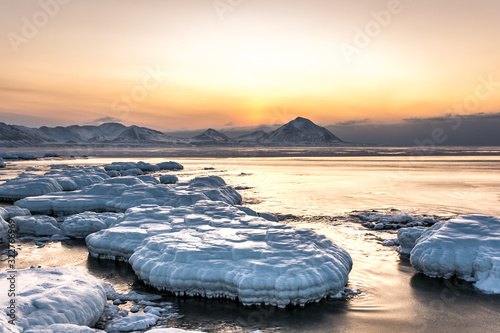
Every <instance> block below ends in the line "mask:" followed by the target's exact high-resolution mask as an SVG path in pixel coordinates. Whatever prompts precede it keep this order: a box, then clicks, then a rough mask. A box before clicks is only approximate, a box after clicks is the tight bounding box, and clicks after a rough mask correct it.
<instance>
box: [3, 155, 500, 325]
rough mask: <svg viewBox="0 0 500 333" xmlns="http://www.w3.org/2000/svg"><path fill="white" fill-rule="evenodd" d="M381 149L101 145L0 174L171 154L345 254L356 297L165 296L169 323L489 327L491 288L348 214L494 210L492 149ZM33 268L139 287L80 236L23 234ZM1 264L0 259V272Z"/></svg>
mask: <svg viewBox="0 0 500 333" xmlns="http://www.w3.org/2000/svg"><path fill="white" fill-rule="evenodd" d="M363 149H365V148H363ZM364 151H366V149H365V150H364ZM373 151H376V149H374V150H371V152H373ZM384 151H385V152H388V153H384V154H351V155H357V156H345V155H337V156H330V157H322V156H298V155H308V154H300V153H297V154H286V155H287V156H281V157H279V156H276V155H280V154H272V153H269V154H268V155H269V156H267V157H252V156H247V157H238V158H235V157H200V156H195V157H186V156H182V154H179V153H176V154H174V155H176V156H177V157H174V156H172V154H169V153H168V152H166V151H163V152H155V154H153V152H150V151H147V152H146V153H145V154H144V155H146V156H143V157H137V156H135V155H141V154H140V152H137V153H134V154H131V155H134V156H133V157H132V156H131V157H116V156H114V157H105V155H111V154H110V153H109V152H107V153H102V154H101V155H102V156H101V157H89V158H72V159H65V158H54V159H43V160H36V161H17V162H11V163H9V165H8V166H7V168H5V169H0V180H5V179H9V178H12V177H15V176H16V175H17V174H19V173H20V172H22V171H24V170H26V168H28V167H34V168H37V169H39V170H40V171H34V172H35V173H37V172H40V173H43V172H45V171H47V170H48V169H49V165H51V164H63V163H64V164H69V165H75V166H76V165H77V166H89V165H97V166H103V165H106V164H109V163H111V162H113V161H138V160H142V161H145V162H149V163H158V162H162V161H165V160H175V161H176V162H179V163H181V164H183V165H184V170H181V171H178V172H176V173H175V175H177V176H178V177H179V179H181V180H187V179H191V178H193V177H195V176H200V175H218V176H221V177H222V178H224V179H225V180H226V182H227V183H228V184H229V185H232V186H233V187H238V188H239V189H240V190H239V193H240V194H241V195H242V196H243V200H244V204H245V205H247V206H249V207H251V208H252V209H254V210H256V211H258V212H270V213H275V214H279V215H287V214H291V215H293V216H295V217H294V218H291V219H287V220H285V222H284V223H289V224H291V225H293V226H308V227H310V228H312V229H314V230H316V231H317V232H319V233H322V234H325V235H326V236H328V237H330V238H332V240H333V241H334V242H336V243H337V244H338V245H340V246H341V247H343V248H344V249H346V250H347V251H348V252H349V253H350V255H351V256H352V259H353V261H354V268H353V270H352V272H351V273H350V276H349V287H350V288H352V289H356V290H359V291H360V292H361V293H360V294H359V295H356V296H353V297H351V298H349V299H348V300H323V301H321V302H319V303H316V304H311V305H307V306H306V307H305V308H287V309H277V308H272V307H270V308H258V307H252V308H246V307H242V306H240V305H238V304H236V303H234V302H232V301H224V300H205V299H198V298H196V299H193V298H186V299H185V298H176V297H172V296H169V295H165V298H166V300H169V301H172V302H174V303H175V305H176V308H177V309H176V311H177V312H178V313H179V314H180V316H181V317H179V318H174V319H172V320H171V321H170V322H169V325H171V326H172V327H181V328H186V329H198V328H202V329H203V330H204V331H206V332H251V331H254V330H257V329H259V330H261V331H262V332H282V331H283V332H284V331H291V332H382V331H391V332H392V331H397V332H426V331H436V332H499V331H500V324H499V322H498V318H499V315H500V296H491V295H485V294H481V293H479V292H477V291H476V290H474V289H473V288H472V287H471V286H470V285H468V284H467V283H464V282H460V281H455V280H442V279H432V278H428V277H425V276H424V275H423V274H419V273H417V272H416V271H415V269H414V268H413V267H412V266H411V265H410V264H409V262H408V260H407V259H405V258H404V257H400V256H399V254H398V253H397V252H396V251H395V248H394V247H385V246H382V245H381V243H382V241H383V240H384V239H390V238H395V234H394V233H395V231H374V230H371V229H366V228H364V227H362V226H361V225H360V224H359V223H355V222H354V221H353V220H352V219H351V218H350V213H351V212H352V211H354V210H372V209H377V210H388V209H400V210H403V211H405V212H408V213H410V214H433V215H439V216H456V215H463V214H472V213H477V214H484V215H493V216H497V217H498V216H500V155H499V153H498V152H499V150H498V149H488V150H487V152H484V150H482V149H476V150H474V149H470V151H472V153H471V152H467V151H464V150H460V151H454V153H451V154H450V153H443V154H441V156H435V155H433V156H404V155H405V154H401V153H400V152H401V150H394V151H392V153H391V150H390V149H385V150H384ZM112 155H115V154H112ZM154 155H157V156H154ZM185 155H189V154H185ZM191 155H194V154H191ZM222 155H223V154H222ZM233 155H235V154H233ZM281 155H284V154H281ZM309 155H310V154H309ZM315 155H319V154H315ZM360 155H363V156H360ZM272 156H275V157H272ZM32 265H35V266H37V265H41V266H42V267H54V266H69V267H78V268H81V269H85V270H88V271H89V272H90V273H91V274H93V275H95V276H96V277H98V278H100V279H102V280H103V281H106V282H109V283H111V284H113V285H114V286H115V287H116V289H117V290H119V291H121V292H126V291H129V290H132V289H139V290H141V289H144V287H143V286H142V285H141V284H140V283H138V282H137V281H136V279H135V275H134V274H133V271H132V270H131V269H130V268H129V267H128V265H127V264H123V263H115V262H110V261H106V260H97V259H93V258H90V257H88V254H87V250H86V247H85V243H84V242H78V241H63V242H62V243H49V244H47V245H46V246H45V247H44V248H38V247H37V246H36V245H35V244H34V243H30V242H25V243H23V244H22V249H21V250H20V253H19V257H18V261H17V266H18V268H19V269H21V268H25V267H30V266H32ZM4 269H5V268H4V263H3V262H0V270H2V271H3V270H4ZM124 306H126V305H124Z"/></svg>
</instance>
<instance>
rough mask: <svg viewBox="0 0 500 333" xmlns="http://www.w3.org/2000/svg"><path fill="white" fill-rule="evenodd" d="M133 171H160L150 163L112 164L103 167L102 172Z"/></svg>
mask: <svg viewBox="0 0 500 333" xmlns="http://www.w3.org/2000/svg"><path fill="white" fill-rule="evenodd" d="M133 169H139V170H141V171H147V172H155V171H160V168H159V167H158V166H156V165H154V164H150V163H145V162H142V161H141V162H137V163H135V162H113V163H111V164H109V165H106V166H105V167H104V170H106V171H110V170H113V171H119V172H122V171H126V170H133Z"/></svg>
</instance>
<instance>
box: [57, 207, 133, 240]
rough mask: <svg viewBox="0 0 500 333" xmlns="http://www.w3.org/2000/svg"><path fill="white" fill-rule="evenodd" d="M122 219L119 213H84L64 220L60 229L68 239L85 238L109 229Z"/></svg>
mask: <svg viewBox="0 0 500 333" xmlns="http://www.w3.org/2000/svg"><path fill="white" fill-rule="evenodd" d="M122 217H123V214H121V213H102V214H97V213H94V212H84V213H80V214H76V215H71V216H69V217H67V218H65V219H64V222H63V224H62V225H61V229H62V230H63V231H64V233H65V234H66V235H68V236H70V237H73V238H85V237H87V236H88V235H90V234H92V233H94V232H97V231H99V230H102V229H107V228H109V227H110V226H112V225H113V224H115V222H116V221H117V220H118V219H120V218H122Z"/></svg>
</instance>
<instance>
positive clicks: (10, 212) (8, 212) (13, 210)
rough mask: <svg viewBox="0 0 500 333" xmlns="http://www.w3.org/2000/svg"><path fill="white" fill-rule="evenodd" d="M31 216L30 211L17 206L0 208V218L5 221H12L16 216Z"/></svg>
mask: <svg viewBox="0 0 500 333" xmlns="http://www.w3.org/2000/svg"><path fill="white" fill-rule="evenodd" d="M29 215H31V213H30V211H29V210H27V209H25V208H21V207H17V206H9V207H0V217H2V218H3V219H4V220H10V219H11V218H13V217H14V216H29Z"/></svg>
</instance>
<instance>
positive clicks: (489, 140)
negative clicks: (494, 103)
mask: <svg viewBox="0 0 500 333" xmlns="http://www.w3.org/2000/svg"><path fill="white" fill-rule="evenodd" d="M326 127H327V128H328V129H329V130H330V131H332V132H333V133H334V134H335V135H337V136H339V137H340V138H341V139H343V140H346V141H350V142H360V143H372V144H385V145H394V146H407V145H422V144H435V145H456V146H462V145H463V146H471V145H472V146H491V145H496V146H498V145H500V131H499V128H500V112H496V113H477V114H470V115H451V114H449V115H443V116H440V117H428V118H407V119H403V120H401V121H399V122H394V123H380V122H376V121H371V120H362V121H361V122H359V121H353V122H352V123H349V122H343V123H337V124H334V125H331V126H326Z"/></svg>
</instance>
